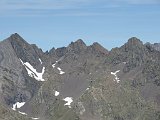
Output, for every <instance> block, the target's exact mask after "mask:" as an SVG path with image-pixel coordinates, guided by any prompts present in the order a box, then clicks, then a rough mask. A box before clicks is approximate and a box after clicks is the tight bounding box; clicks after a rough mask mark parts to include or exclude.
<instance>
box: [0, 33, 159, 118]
mask: <svg viewBox="0 0 160 120" xmlns="http://www.w3.org/2000/svg"><path fill="white" fill-rule="evenodd" d="M159 63H160V52H159V51H158V50H157V48H155V47H153V46H152V45H151V44H143V43H142V41H140V40H139V39H138V38H136V37H133V38H130V39H129V40H128V42H127V43H126V44H124V45H123V46H121V47H120V48H113V49H112V50H111V51H108V50H106V49H105V48H104V47H102V46H101V45H100V44H99V43H96V42H95V43H93V44H92V45H90V46H87V45H86V44H85V43H84V42H83V41H82V40H81V39H79V40H77V41H75V42H72V43H71V44H69V45H68V46H67V47H62V48H57V49H55V48H52V49H51V50H50V51H49V52H45V53H44V52H43V51H42V50H41V49H39V48H38V47H37V46H36V45H31V44H29V43H27V42H26V41H25V40H24V39H23V38H22V37H21V36H19V35H18V34H17V33H16V34H13V35H11V36H10V37H9V38H7V39H6V40H4V41H2V42H1V43H0V71H1V72H0V77H1V79H0V90H1V91H0V101H2V102H1V104H2V107H1V110H2V111H3V109H6V108H4V107H3V106H8V108H7V111H11V114H10V112H9V113H7V115H6V118H8V119H9V116H10V115H11V116H12V117H13V116H14V117H13V119H19V118H16V116H15V115H18V114H19V116H20V117H23V118H24V119H39V120H128V119H130V120H142V119H144V120H150V119H153V120H159V119H160V111H159V105H160V97H159V96H160V94H159V93H160V88H159V84H160V82H159V80H160V64H159ZM23 103H24V105H22V106H20V107H18V106H19V105H20V104H23ZM14 106H16V107H15V108H14ZM11 108H12V109H13V110H12V109H11ZM20 113H21V114H27V115H21V114H20ZM14 114H15V115H14ZM0 116H2V114H1V115H0ZM27 117H28V118H27ZM0 118H1V119H2V120H3V119H4V115H3V117H0ZM21 119H22V118H21Z"/></svg>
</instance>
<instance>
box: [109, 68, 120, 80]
mask: <svg viewBox="0 0 160 120" xmlns="http://www.w3.org/2000/svg"><path fill="white" fill-rule="evenodd" d="M118 72H120V70H117V71H115V72H111V75H114V76H115V79H114V81H116V82H117V83H119V82H120V79H119V78H118V76H117V73H118Z"/></svg>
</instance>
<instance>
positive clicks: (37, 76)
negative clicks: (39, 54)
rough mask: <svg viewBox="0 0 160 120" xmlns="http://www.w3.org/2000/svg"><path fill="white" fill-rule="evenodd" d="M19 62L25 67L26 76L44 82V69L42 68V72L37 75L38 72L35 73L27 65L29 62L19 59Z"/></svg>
mask: <svg viewBox="0 0 160 120" xmlns="http://www.w3.org/2000/svg"><path fill="white" fill-rule="evenodd" d="M20 61H21V62H22V64H23V65H24V66H25V68H26V70H27V72H28V75H29V76H30V77H33V78H35V79H36V80H37V81H45V80H44V79H43V77H42V76H43V74H44V72H45V67H43V68H42V72H41V73H39V72H37V70H36V69H34V67H33V66H32V65H31V64H30V63H29V62H25V63H24V62H23V61H22V60H21V59H20Z"/></svg>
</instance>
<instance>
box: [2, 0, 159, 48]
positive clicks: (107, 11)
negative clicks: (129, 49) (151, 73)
mask: <svg viewBox="0 0 160 120" xmlns="http://www.w3.org/2000/svg"><path fill="white" fill-rule="evenodd" d="M12 33H19V34H20V35H21V36H22V37H23V38H24V39H25V40H26V41H27V42H29V43H34V44H37V45H38V47H41V48H42V49H43V50H44V51H45V50H48V49H51V48H52V47H55V48H57V47H62V46H66V45H68V44H69V43H70V42H71V41H76V40H77V39H83V40H84V42H85V43H86V44H87V45H90V44H92V43H93V42H95V41H96V42H99V43H100V44H102V45H103V46H104V47H106V48H107V49H111V48H113V47H116V46H121V45H122V44H124V43H125V42H126V41H127V40H128V39H129V38H130V37H133V36H135V37H138V38H140V39H141V40H142V41H143V42H144V43H145V42H147V41H148V42H151V43H155V42H160V0H0V40H3V39H5V38H7V37H9V36H10V35H11V34H12Z"/></svg>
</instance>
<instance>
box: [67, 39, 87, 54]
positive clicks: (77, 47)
mask: <svg viewBox="0 0 160 120" xmlns="http://www.w3.org/2000/svg"><path fill="white" fill-rule="evenodd" d="M67 48H68V51H74V52H76V53H79V52H81V51H83V50H85V49H86V48H87V46H86V44H85V43H84V42H83V40H81V39H78V40H77V41H75V42H71V44H70V45H69V46H68V47H67Z"/></svg>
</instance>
